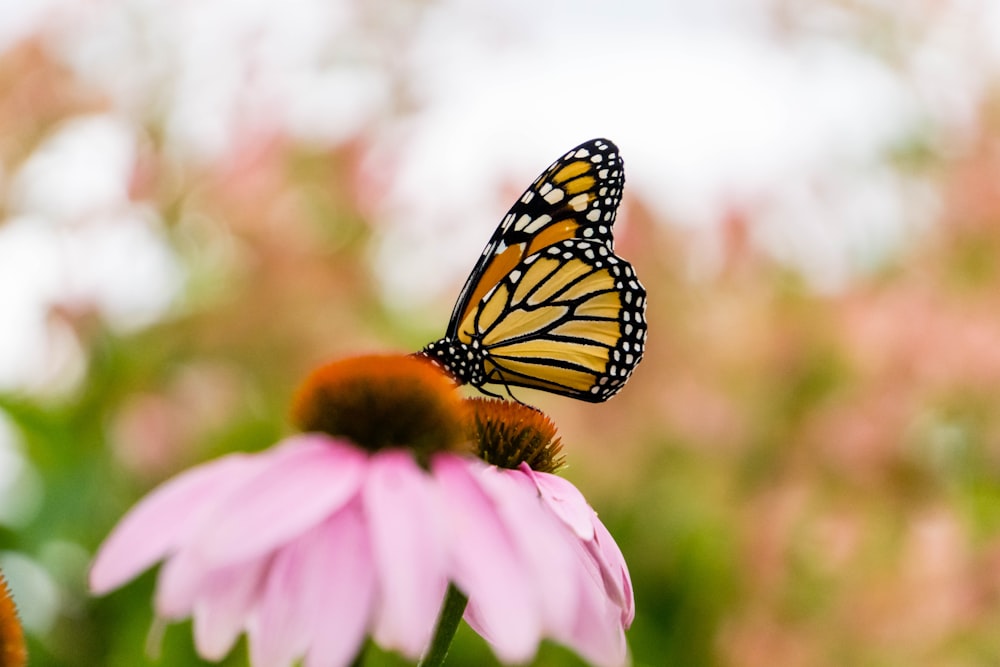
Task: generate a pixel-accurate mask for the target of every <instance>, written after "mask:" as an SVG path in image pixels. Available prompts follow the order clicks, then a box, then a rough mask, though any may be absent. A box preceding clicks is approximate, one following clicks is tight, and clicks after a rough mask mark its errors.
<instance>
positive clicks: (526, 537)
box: [470, 468, 579, 639]
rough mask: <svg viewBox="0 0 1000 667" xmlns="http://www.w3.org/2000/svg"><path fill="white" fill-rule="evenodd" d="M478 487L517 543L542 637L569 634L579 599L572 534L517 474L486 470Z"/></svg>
mask: <svg viewBox="0 0 1000 667" xmlns="http://www.w3.org/2000/svg"><path fill="white" fill-rule="evenodd" d="M481 484H482V486H483V488H484V490H486V492H487V493H488V494H489V495H490V496H491V497H492V498H493V501H494V503H495V504H496V507H497V511H498V513H499V514H500V516H501V517H502V518H503V520H504V522H505V525H506V526H507V528H508V529H509V530H510V533H511V537H512V539H513V540H514V541H515V542H516V544H517V547H518V551H519V552H520V554H521V558H522V562H523V563H524V568H525V569H524V572H523V574H522V576H523V577H525V578H527V579H529V580H530V581H531V582H532V585H533V586H534V587H535V591H536V596H537V599H538V603H539V609H540V610H541V613H542V618H543V622H544V626H545V631H546V633H547V634H558V633H564V634H565V633H568V632H569V631H570V630H571V628H572V627H573V623H574V622H575V619H576V598H577V596H578V593H577V582H578V580H579V577H578V574H577V573H576V571H575V568H578V567H579V558H578V555H577V552H576V550H575V546H574V544H573V543H575V542H577V541H578V540H577V537H576V535H575V534H574V533H572V532H571V531H570V530H569V529H567V527H566V526H565V525H564V524H563V523H562V522H561V521H560V520H559V519H557V518H556V517H555V516H554V515H553V514H552V513H551V512H550V511H549V510H548V509H547V506H546V505H545V503H544V502H543V501H542V500H541V499H540V498H539V496H538V491H537V489H536V487H535V484H534V482H533V481H532V480H531V479H530V477H529V476H527V475H525V474H524V473H523V472H522V471H520V470H507V469H500V468H490V469H488V470H487V471H486V472H485V473H484V474H483V477H482V479H481ZM470 624H471V623H470ZM474 627H475V626H474ZM477 632H479V630H478V629H477ZM480 634H482V633H481V632H480ZM484 636H485V635H484ZM487 639H489V637H487Z"/></svg>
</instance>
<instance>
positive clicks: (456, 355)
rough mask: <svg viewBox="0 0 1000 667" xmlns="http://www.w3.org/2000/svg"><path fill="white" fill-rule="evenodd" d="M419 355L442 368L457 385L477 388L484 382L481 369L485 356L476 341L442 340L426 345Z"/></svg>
mask: <svg viewBox="0 0 1000 667" xmlns="http://www.w3.org/2000/svg"><path fill="white" fill-rule="evenodd" d="M420 354H421V355H423V356H424V357H426V358H427V359H430V360H431V361H432V362H433V363H435V364H436V365H438V366H439V367H440V368H442V369H443V370H444V371H445V372H446V373H447V374H448V375H450V376H451V377H453V378H454V379H455V381H456V382H458V383H459V384H469V385H472V386H473V387H479V386H481V385H482V384H483V383H484V382H485V381H486V376H485V371H484V369H483V361H484V359H485V355H484V353H483V348H482V347H481V346H480V345H479V341H478V340H473V341H472V342H471V343H464V342H462V341H460V340H454V339H451V338H442V339H441V340H438V341H435V342H433V343H430V344H428V345H427V346H426V347H425V348H424V349H423V350H421V351H420Z"/></svg>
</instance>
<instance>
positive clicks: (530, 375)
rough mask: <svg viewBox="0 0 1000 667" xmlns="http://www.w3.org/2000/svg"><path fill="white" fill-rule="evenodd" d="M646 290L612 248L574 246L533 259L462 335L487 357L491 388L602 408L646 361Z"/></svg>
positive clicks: (485, 303) (471, 319)
mask: <svg viewBox="0 0 1000 667" xmlns="http://www.w3.org/2000/svg"><path fill="white" fill-rule="evenodd" d="M645 301H646V291H645V289H643V287H642V285H641V284H640V283H639V281H638V280H637V279H636V277H635V272H634V270H633V269H632V266H631V265H630V264H629V263H628V262H626V261H625V260H623V259H621V258H619V257H617V256H615V254H614V253H613V252H612V251H611V250H610V249H609V248H608V247H607V246H605V245H604V244H601V243H597V242H593V241H582V240H576V239H567V240H564V241H561V242H560V243H557V244H555V245H552V246H549V247H548V248H546V249H544V250H542V251H541V252H538V253H535V254H533V255H529V256H528V257H527V258H525V260H524V261H523V262H522V263H521V264H520V265H518V267H517V268H515V269H514V270H513V271H512V272H511V273H510V274H508V276H506V277H505V278H504V279H503V280H502V281H501V282H500V283H499V284H498V285H497V287H496V289H495V290H493V291H491V292H490V294H489V295H488V296H487V297H486V299H484V300H483V301H482V302H481V303H480V305H479V308H477V309H476V310H475V311H474V314H472V315H471V316H470V317H469V319H468V320H467V321H466V322H465V323H463V324H462V326H461V327H460V328H459V334H458V339H459V340H460V341H462V342H466V343H471V342H472V341H473V340H476V341H478V342H479V344H480V345H481V346H482V347H483V348H484V349H485V350H486V351H487V355H486V356H485V359H484V366H485V380H484V382H483V384H487V385H490V384H492V385H499V386H507V387H510V386H520V387H530V388H536V389H544V390H546V391H549V392H552V393H556V394H561V395H564V396H571V397H573V398H578V399H582V400H586V401H592V402H600V401H604V400H607V399H608V398H609V397H611V396H612V395H614V394H615V393H616V392H617V391H618V389H620V388H621V385H622V384H623V383H624V382H625V380H626V379H627V378H628V376H629V374H630V373H631V372H632V369H633V368H634V367H635V365H636V364H638V363H639V360H640V359H641V358H642V353H643V348H644V344H645V336H646V322H645Z"/></svg>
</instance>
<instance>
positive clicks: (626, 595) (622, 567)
mask: <svg viewBox="0 0 1000 667" xmlns="http://www.w3.org/2000/svg"><path fill="white" fill-rule="evenodd" d="M587 551H588V552H589V553H590V554H591V556H592V557H593V558H594V560H595V561H596V562H597V563H598V565H599V567H600V569H601V578H602V580H603V581H604V586H605V590H606V591H607V593H608V597H609V598H610V599H611V601H612V602H614V603H615V604H617V605H618V606H619V607H620V608H621V610H622V625H623V626H625V628H626V629H628V628H629V627H630V626H631V625H632V621H633V620H634V619H635V599H634V598H633V594H632V577H631V576H630V575H629V572H628V565H626V563H625V556H623V555H622V552H621V549H619V548H618V544H616V543H615V538H613V537H611V533H609V532H608V529H607V528H606V527H605V526H604V524H603V523H601V521H600V519H598V518H597V517H596V516H595V517H594V541H593V542H588V543H587Z"/></svg>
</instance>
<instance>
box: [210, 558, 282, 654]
mask: <svg viewBox="0 0 1000 667" xmlns="http://www.w3.org/2000/svg"><path fill="white" fill-rule="evenodd" d="M266 565H267V558H259V559H257V560H254V561H250V562H248V563H243V564H240V565H233V566H230V567H227V568H223V569H222V570H218V571H216V572H213V573H212V574H211V575H208V576H206V577H205V578H204V579H203V580H202V589H201V592H200V594H199V596H198V599H197V601H196V602H195V605H194V610H193V615H194V642H195V646H196V647H197V648H198V655H200V656H201V657H203V658H205V659H206V660H221V659H222V658H223V657H225V655H226V654H227V653H229V651H230V650H231V649H232V648H233V644H235V643H236V639H237V638H238V637H239V635H240V632H242V631H243V628H244V627H245V625H246V622H247V618H248V616H249V615H250V612H251V610H252V608H253V604H254V602H255V601H256V599H257V595H258V593H259V591H260V588H261V585H262V581H263V578H264V572H265V567H266Z"/></svg>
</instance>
